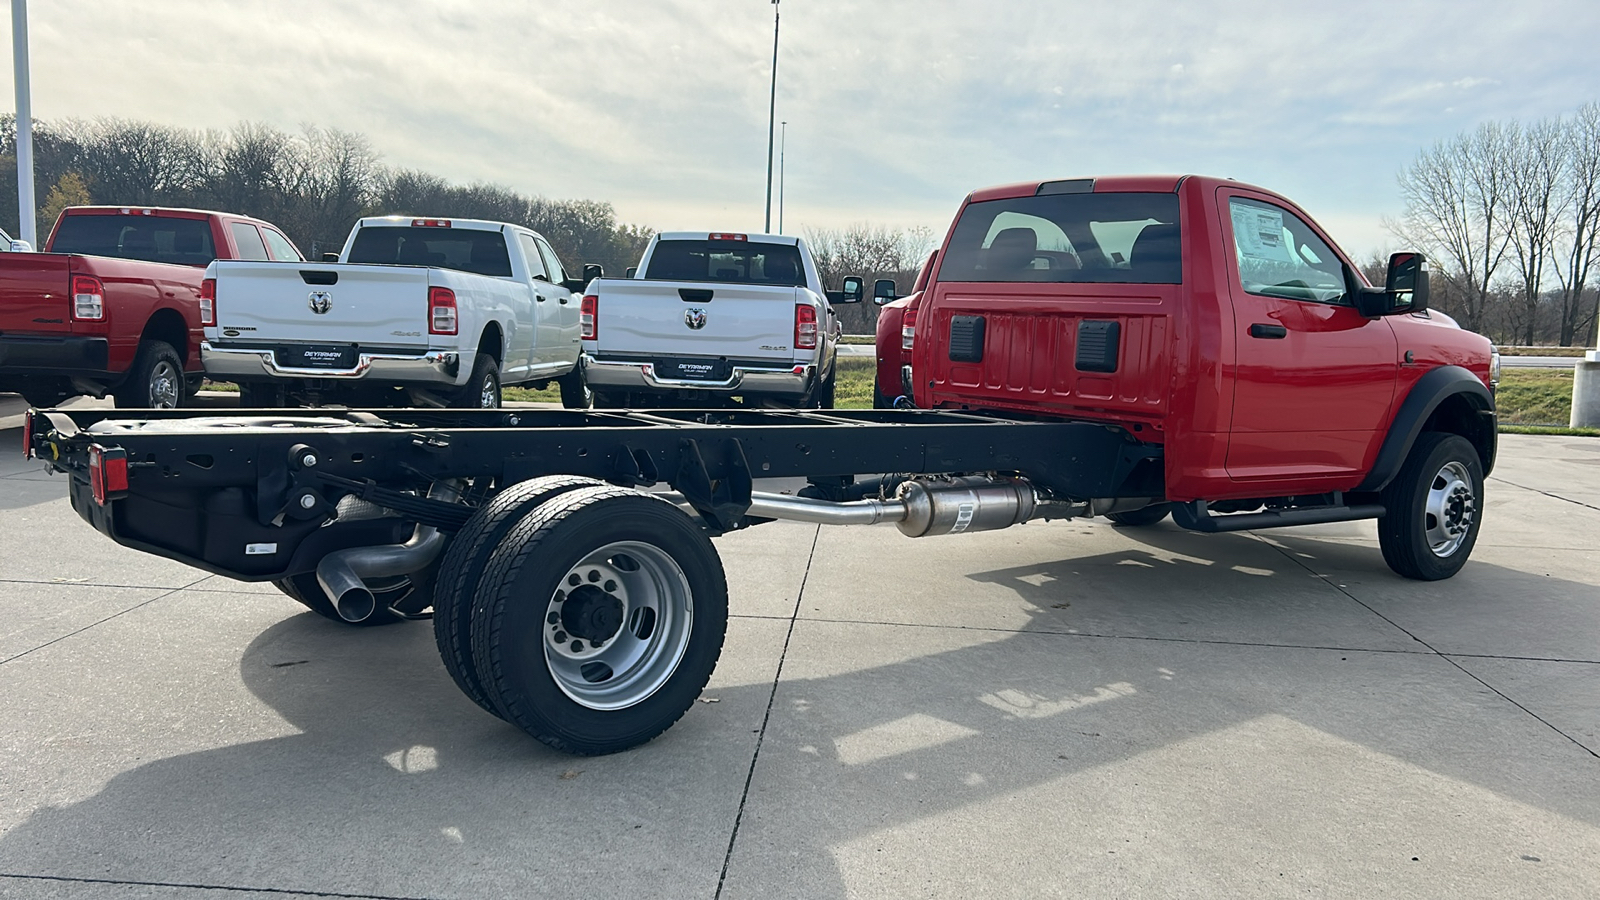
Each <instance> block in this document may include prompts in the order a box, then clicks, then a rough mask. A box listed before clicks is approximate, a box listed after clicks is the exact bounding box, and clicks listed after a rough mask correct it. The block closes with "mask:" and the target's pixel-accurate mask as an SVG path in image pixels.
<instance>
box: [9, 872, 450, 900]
mask: <svg viewBox="0 0 1600 900" xmlns="http://www.w3.org/2000/svg"><path fill="white" fill-rule="evenodd" d="M0 878H12V879H16V880H19V881H56V882H63V883H67V884H111V885H129V886H133V887H167V888H187V889H189V890H195V891H230V892H233V893H239V894H285V895H288V896H291V897H336V898H340V900H429V898H426V897H410V896H403V895H392V894H346V893H342V892H339V891H316V890H308V891H297V890H291V889H289V888H269V887H236V886H233V885H226V884H188V883H186V882H181V881H136V880H127V879H121V878H79V877H74V876H71V875H23V874H20V873H17V872H0Z"/></svg>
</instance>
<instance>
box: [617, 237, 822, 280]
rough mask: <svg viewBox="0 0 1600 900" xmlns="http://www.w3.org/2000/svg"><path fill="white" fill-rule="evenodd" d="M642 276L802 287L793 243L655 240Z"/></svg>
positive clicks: (801, 274) (796, 252)
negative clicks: (654, 246)
mask: <svg viewBox="0 0 1600 900" xmlns="http://www.w3.org/2000/svg"><path fill="white" fill-rule="evenodd" d="M644 277H646V278H655V279H659V280H663V281H727V282H733V283H735V284H774V285H782V286H784V287H804V286H805V283H806V279H805V273H804V272H803V271H801V267H800V251H799V249H798V248H796V247H795V246H794V245H793V244H762V243H748V242H745V241H659V242H657V243H656V248H655V250H654V251H653V252H651V254H650V265H649V266H648V267H646V269H645V272H644Z"/></svg>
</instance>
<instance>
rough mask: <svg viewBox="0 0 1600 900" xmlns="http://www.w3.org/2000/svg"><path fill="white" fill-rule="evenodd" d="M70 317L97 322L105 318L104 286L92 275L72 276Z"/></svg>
mask: <svg viewBox="0 0 1600 900" xmlns="http://www.w3.org/2000/svg"><path fill="white" fill-rule="evenodd" d="M72 317H73V318H74V319H77V320H79V321H82V322H98V321H100V320H102V319H104V318H105V317H106V286H105V285H103V284H101V283H100V279H98V278H96V277H94V276H93V275H74V276H72Z"/></svg>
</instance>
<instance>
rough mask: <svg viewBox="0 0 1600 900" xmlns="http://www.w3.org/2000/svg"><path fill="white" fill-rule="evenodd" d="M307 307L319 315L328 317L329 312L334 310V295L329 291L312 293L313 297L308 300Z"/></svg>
mask: <svg viewBox="0 0 1600 900" xmlns="http://www.w3.org/2000/svg"><path fill="white" fill-rule="evenodd" d="M306 305H307V306H309V307H311V311H312V312H314V313H316V314H317V315H319V316H321V315H326V314H327V312H328V310H330V309H333V295H332V294H329V293H328V292H327V291H312V292H311V296H310V297H307V298H306Z"/></svg>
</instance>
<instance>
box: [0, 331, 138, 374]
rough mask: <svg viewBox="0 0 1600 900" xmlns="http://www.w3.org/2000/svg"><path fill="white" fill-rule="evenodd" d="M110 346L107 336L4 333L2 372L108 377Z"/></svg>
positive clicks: (0, 342) (0, 352)
mask: <svg viewBox="0 0 1600 900" xmlns="http://www.w3.org/2000/svg"><path fill="white" fill-rule="evenodd" d="M110 348H111V345H110V342H109V341H108V340H107V339H106V338H103V337H76V336H70V335H32V334H7V335H0V375H44V376H55V377H68V376H82V377H104V376H106V375H107V374H109V373H108V372H107V371H106V366H107V365H108V362H107V360H108V359H109V358H110Z"/></svg>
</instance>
